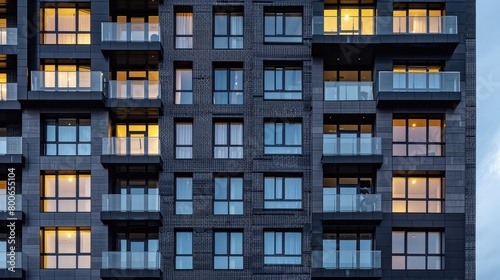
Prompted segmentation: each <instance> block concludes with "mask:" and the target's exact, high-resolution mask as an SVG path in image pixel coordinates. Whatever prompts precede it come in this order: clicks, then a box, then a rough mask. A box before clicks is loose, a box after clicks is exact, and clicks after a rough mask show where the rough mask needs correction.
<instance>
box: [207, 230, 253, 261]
mask: <svg viewBox="0 0 500 280" xmlns="http://www.w3.org/2000/svg"><path fill="white" fill-rule="evenodd" d="M217 234H226V237H225V238H226V253H225V254H218V253H216V248H218V244H217V238H216V235H217ZM233 234H241V241H242V242H241V248H239V249H240V250H241V254H234V253H231V244H233V243H234V241H233V239H232V236H233ZM213 238H214V239H213V240H214V243H213V262H214V265H213V269H214V270H243V269H244V247H245V246H244V245H243V244H244V242H245V240H244V238H245V235H244V233H243V231H223V230H217V231H214V236H213ZM218 257H219V258H222V257H224V258H227V268H217V267H216V260H215V259H216V258H218ZM232 258H238V259H239V258H241V267H237V268H231V259H232Z"/></svg>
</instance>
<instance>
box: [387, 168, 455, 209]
mask: <svg viewBox="0 0 500 280" xmlns="http://www.w3.org/2000/svg"><path fill="white" fill-rule="evenodd" d="M395 178H403V179H404V180H405V197H404V198H402V197H394V179H395ZM418 178H423V179H425V198H409V185H410V182H409V181H410V179H418ZM429 179H439V180H440V183H441V186H440V197H439V198H431V197H430V184H429ZM391 181H392V185H391V186H392V187H391V188H392V194H391V199H392V203H391V210H392V213H445V207H444V206H445V204H444V203H445V194H446V179H445V177H444V174H435V173H428V174H406V175H399V174H394V175H393V176H392V180H391ZM396 202H404V203H405V211H397V212H396V211H394V208H395V203H396ZM410 202H425V211H418V212H415V211H411V212H410V211H409V210H408V209H409V207H410ZM431 203H435V204H436V205H439V206H438V207H439V211H437V212H434V211H432V212H429V209H430V204H431Z"/></svg>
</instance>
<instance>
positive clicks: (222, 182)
mask: <svg viewBox="0 0 500 280" xmlns="http://www.w3.org/2000/svg"><path fill="white" fill-rule="evenodd" d="M214 186H215V187H214V215H243V178H241V177H216V178H215V182H214Z"/></svg>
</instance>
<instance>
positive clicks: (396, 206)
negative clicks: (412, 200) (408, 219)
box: [392, 200, 406, 213]
mask: <svg viewBox="0 0 500 280" xmlns="http://www.w3.org/2000/svg"><path fill="white" fill-rule="evenodd" d="M392 212H394V213H405V212H406V200H394V201H392Z"/></svg>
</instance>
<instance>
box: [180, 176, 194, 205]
mask: <svg viewBox="0 0 500 280" xmlns="http://www.w3.org/2000/svg"><path fill="white" fill-rule="evenodd" d="M192 184H193V178H177V179H176V198H177V199H187V200H191V199H192V198H193V186H192Z"/></svg>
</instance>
